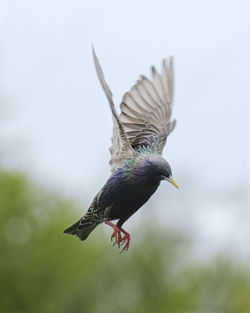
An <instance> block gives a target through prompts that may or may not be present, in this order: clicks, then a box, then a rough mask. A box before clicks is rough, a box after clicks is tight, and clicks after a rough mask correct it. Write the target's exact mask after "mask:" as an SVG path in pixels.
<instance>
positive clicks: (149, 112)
mask: <svg viewBox="0 0 250 313" xmlns="http://www.w3.org/2000/svg"><path fill="white" fill-rule="evenodd" d="M93 55H94V62H95V66H96V70H97V74H98V77H99V80H100V82H101V85H102V87H103V89H104V91H105V94H106V96H107V98H108V100H109V104H110V108H111V112H112V115H113V123H114V129H113V139H112V147H111V149H110V151H111V162H110V164H111V168H112V174H111V176H110V178H109V179H108V180H107V182H106V183H105V185H104V186H103V188H102V189H101V190H100V192H99V193H98V194H97V195H96V197H95V198H94V200H93V201H92V203H91V205H90V207H89V209H88V210H87V212H86V214H85V215H84V216H83V217H82V218H81V219H80V220H79V221H78V222H76V223H75V224H73V225H72V226H71V227H69V228H68V229H66V230H65V233H69V234H72V235H76V236H78V237H79V238H80V239H81V240H85V239H86V238H87V237H88V235H89V234H90V232H91V231H92V230H93V229H94V228H95V227H96V226H97V225H98V224H100V223H102V222H105V223H106V224H108V225H110V226H112V227H113V229H114V233H113V236H112V238H114V239H115V241H116V242H117V244H118V246H120V245H122V244H125V245H124V247H123V250H124V249H125V250H127V249H128V247H129V242H130V236H129V234H128V233H127V232H126V231H124V230H123V229H122V225H123V223H124V222H125V221H126V220H127V219H128V218H129V217H130V216H131V215H133V214H134V213H135V212H136V211H137V210H138V209H139V208H140V207H141V206H142V205H143V204H144V203H145V202H147V200H148V199H149V198H150V197H151V195H152V194H153V193H154V192H155V191H156V190H157V188H158V187H159V185H160V182H161V180H168V181H170V182H171V183H172V184H174V185H175V186H176V187H178V186H177V185H176V183H175V182H174V180H173V179H172V172H171V168H170V166H169V164H168V162H167V161H166V160H165V159H163V158H162V156H161V153H162V150H163V147H164V145H165V142H166V139H167V136H168V135H169V133H170V132H171V131H172V130H173V128H174V126H175V121H170V117H171V107H172V96H173V90H172V89H173V69H172V61H171V59H170V61H169V63H168V64H169V66H168V67H167V66H166V62H165V61H164V62H163V73H162V74H161V75H159V74H158V73H157V72H156V70H155V69H154V67H152V74H153V81H152V82H151V81H149V80H147V79H146V78H145V77H144V76H142V77H141V80H140V81H138V82H137V84H136V85H135V86H134V87H133V88H132V89H131V91H130V92H128V93H126V94H125V95H124V97H123V101H122V103H121V114H120V115H119V116H118V114H117V112H116V109H115V106H114V103H113V99H112V94H111V91H110V89H109V87H108V85H107V83H106V81H105V79H104V76H103V72H102V70H101V67H100V64H99V61H98V59H97V57H96V55H95V52H94V51H93ZM112 220H118V222H117V224H116V225H114V224H113V223H111V222H110V221H112ZM121 233H123V234H124V237H122V235H121Z"/></svg>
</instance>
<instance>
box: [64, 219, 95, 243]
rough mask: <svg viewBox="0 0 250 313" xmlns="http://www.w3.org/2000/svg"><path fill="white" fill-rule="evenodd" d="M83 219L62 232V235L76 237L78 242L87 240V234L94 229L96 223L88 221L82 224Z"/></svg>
mask: <svg viewBox="0 0 250 313" xmlns="http://www.w3.org/2000/svg"><path fill="white" fill-rule="evenodd" d="M83 219H84V217H83V218H81V219H80V220H79V221H77V222H76V223H75V224H73V225H72V226H70V227H69V228H67V229H65V230H64V233H66V234H71V235H75V236H77V237H78V238H79V239H80V240H85V239H87V238H88V236H89V234H90V233H91V232H92V231H93V230H94V229H95V228H96V226H97V225H98V223H96V222H91V221H90V220H88V221H85V220H84V223H83Z"/></svg>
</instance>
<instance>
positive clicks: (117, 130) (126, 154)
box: [92, 47, 134, 170]
mask: <svg viewBox="0 0 250 313" xmlns="http://www.w3.org/2000/svg"><path fill="white" fill-rule="evenodd" d="M92 50H93V59H94V63H95V68H96V72H97V75H98V78H99V81H100V83H101V86H102V88H103V90H104V92H105V95H106V97H107V99H108V101H109V105H110V109H111V112H112V117H113V138H112V147H111V148H110V152H111V160H110V165H111V168H112V170H115V169H116V168H117V167H118V166H120V165H121V164H122V162H123V160H125V159H128V158H130V157H132V156H133V155H134V151H133V149H132V147H131V144H130V142H129V139H128V137H127V134H126V131H125V129H124V126H123V124H122V123H121V122H120V119H119V117H118V114H117V112H116V109H115V105H114V102H113V97H112V93H111V91H110V89H109V86H108V85H107V83H106V81H105V78H104V75H103V71H102V68H101V65H100V63H99V61H98V59H97V56H96V54H95V50H94V47H93V49H92Z"/></svg>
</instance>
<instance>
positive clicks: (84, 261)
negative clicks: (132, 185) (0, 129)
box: [0, 170, 250, 313]
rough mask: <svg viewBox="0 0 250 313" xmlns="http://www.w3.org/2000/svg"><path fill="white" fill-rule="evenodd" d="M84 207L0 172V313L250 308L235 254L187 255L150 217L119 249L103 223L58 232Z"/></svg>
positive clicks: (245, 277)
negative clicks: (82, 235)
mask: <svg viewBox="0 0 250 313" xmlns="http://www.w3.org/2000/svg"><path fill="white" fill-rule="evenodd" d="M85 209H86V208H83V209H80V208H79V207H77V205H76V202H75V201H73V200H69V199H65V198H64V197H62V196H61V195H59V194H55V193H52V192H49V191H46V190H44V188H41V187H39V186H37V185H35V184H34V183H32V182H31V181H30V180H29V179H28V178H27V177H26V176H25V175H23V174H19V173H13V172H8V171H4V170H2V171H0V231H1V235H0V251H1V255H0V312H3V313H74V312H79V313H81V312H83V313H92V312H95V313H97V312H98V313H99V312H100V313H106V312H107V313H113V312H114V313H117V312H119V313H125V312H126V313H127V312H136V313H154V312H156V313H167V312H171V313H208V312H211V313H217V312H221V313H231V312H232V313H236V312H237V313H247V312H250V268H249V267H247V266H246V265H245V264H244V263H243V262H241V261H240V260H237V259H232V258H229V257H228V256H225V255H222V256H216V257H214V258H212V259H208V260H205V261H201V260H198V259H194V258H193V256H192V253H191V250H192V240H191V239H190V238H188V236H187V235H186V234H181V233H179V232H177V231H176V230H173V229H172V230H169V229H163V228H162V226H159V225H158V224H157V223H156V221H154V222H153V223H152V224H154V226H155V227H153V226H152V225H151V226H149V225H148V224H145V223H142V224H141V225H137V227H136V228H134V229H132V231H131V237H132V241H131V248H130V250H129V251H128V252H127V253H124V254H119V253H118V250H117V248H116V247H113V246H112V245H111V243H110V235H111V229H109V228H108V227H105V226H104V225H101V226H99V227H98V228H97V230H96V231H95V232H93V233H92V234H91V235H90V237H89V238H88V240H87V241H85V242H81V241H80V240H78V239H76V238H74V237H73V236H69V235H65V234H63V230H64V229H65V228H66V227H67V226H69V225H70V224H71V223H72V222H74V221H75V220H76V218H78V217H80V212H81V211H82V212H83V211H84V210H85ZM77 212H79V215H78V213H77ZM138 228H139V229H140V232H138Z"/></svg>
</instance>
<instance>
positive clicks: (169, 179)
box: [165, 176, 179, 189]
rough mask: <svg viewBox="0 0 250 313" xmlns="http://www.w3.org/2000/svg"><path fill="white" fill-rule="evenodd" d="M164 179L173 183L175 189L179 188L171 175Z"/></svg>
mask: <svg viewBox="0 0 250 313" xmlns="http://www.w3.org/2000/svg"><path fill="white" fill-rule="evenodd" d="M165 180H168V181H169V182H170V183H171V184H172V185H174V186H175V187H176V188H177V189H179V186H178V185H177V184H176V182H175V181H174V179H173V177H172V176H170V177H166V179H165Z"/></svg>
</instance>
